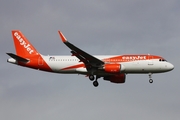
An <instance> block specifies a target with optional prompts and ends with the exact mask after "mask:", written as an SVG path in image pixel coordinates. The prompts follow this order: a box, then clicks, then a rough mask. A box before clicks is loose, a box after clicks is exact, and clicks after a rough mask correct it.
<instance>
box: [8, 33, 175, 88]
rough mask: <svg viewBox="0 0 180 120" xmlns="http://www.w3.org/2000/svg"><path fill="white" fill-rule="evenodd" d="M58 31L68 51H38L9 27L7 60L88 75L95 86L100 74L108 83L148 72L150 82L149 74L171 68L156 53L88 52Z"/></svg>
mask: <svg viewBox="0 0 180 120" xmlns="http://www.w3.org/2000/svg"><path fill="white" fill-rule="evenodd" d="M58 33H59V36H60V38H61V40H62V42H63V43H64V44H65V45H66V46H67V47H69V48H70V50H71V54H72V55H69V56H57V55H47V56H45V55H42V54H40V53H39V52H38V51H37V50H36V49H35V48H34V47H33V45H32V44H31V43H30V42H29V41H28V39H27V38H26V37H25V36H24V35H23V34H22V33H21V31H19V30H12V37H13V40H14V45H15V49H16V54H13V53H7V54H8V55H9V56H10V57H11V58H9V59H7V62H9V63H12V64H16V65H19V66H23V67H28V68H32V69H36V70H41V71H46V72H53V73H62V74H82V75H85V76H86V77H89V79H90V80H91V81H93V85H94V86H95V87H97V86H98V85H99V83H98V79H99V78H101V77H102V78H103V79H104V80H106V81H110V82H112V83H125V81H126V75H127V74H148V75H149V82H150V83H153V79H152V74H154V73H163V72H168V71H171V70H173V69H174V66H173V64H171V63H170V62H167V61H166V60H165V59H164V58H163V57H161V56H157V55H150V54H137V55H136V54H129V55H126V54H125V55H90V54H89V53H87V52H85V51H83V50H81V49H80V48H78V47H76V46H75V45H73V44H72V43H70V42H69V41H67V39H66V38H65V36H64V35H63V34H62V32H61V31H58Z"/></svg>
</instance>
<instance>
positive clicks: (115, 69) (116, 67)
mask: <svg viewBox="0 0 180 120" xmlns="http://www.w3.org/2000/svg"><path fill="white" fill-rule="evenodd" d="M103 69H104V71H105V72H108V73H121V72H122V71H124V70H125V67H124V66H123V65H121V64H105V65H104V67H103Z"/></svg>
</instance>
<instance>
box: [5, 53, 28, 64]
mask: <svg viewBox="0 0 180 120" xmlns="http://www.w3.org/2000/svg"><path fill="white" fill-rule="evenodd" d="M6 54H8V55H9V56H10V57H12V58H14V59H15V60H17V61H20V62H28V61H29V60H27V59H25V58H22V57H20V56H17V55H15V54H13V53H6Z"/></svg>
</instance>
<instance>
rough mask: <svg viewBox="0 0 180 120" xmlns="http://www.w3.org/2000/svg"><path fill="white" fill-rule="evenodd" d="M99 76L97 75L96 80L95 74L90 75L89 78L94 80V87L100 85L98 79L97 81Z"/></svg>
mask: <svg viewBox="0 0 180 120" xmlns="http://www.w3.org/2000/svg"><path fill="white" fill-rule="evenodd" d="M98 78H99V77H98V76H97V75H96V80H94V79H95V77H94V75H89V79H90V80H91V81H93V80H94V81H93V85H94V87H97V86H98V85H99V83H98V81H97V79H98Z"/></svg>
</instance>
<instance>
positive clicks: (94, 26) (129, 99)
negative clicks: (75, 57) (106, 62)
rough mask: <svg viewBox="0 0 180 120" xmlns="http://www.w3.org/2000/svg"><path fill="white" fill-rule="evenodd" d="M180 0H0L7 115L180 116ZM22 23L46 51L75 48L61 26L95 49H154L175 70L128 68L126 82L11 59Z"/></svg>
mask: <svg viewBox="0 0 180 120" xmlns="http://www.w3.org/2000/svg"><path fill="white" fill-rule="evenodd" d="M179 6H180V1H179V0H114V1H112V0H91V1H84V0H74V1H73V2H70V1H67V0H51V1H47V0H16V1H9V0H3V1H1V2H0V42H1V44H0V54H1V57H0V77H1V79H0V119H1V120H57V119H59V120H119V119H122V120H132V119H133V120H134V119H135V120H179V117H180V92H179V91H180V79H179V71H180V64H179V61H180V53H179V51H180V49H179V45H180V14H179V13H180V7H179ZM13 29H18V30H21V31H22V32H23V34H24V35H25V36H26V37H27V38H28V39H29V41H30V42H31V43H32V44H33V45H34V47H35V48H36V49H37V50H38V51H39V52H40V53H42V54H44V55H48V54H53V55H70V50H69V49H68V48H67V47H66V46H65V45H64V44H63V43H62V42H61V41H60V38H59V35H58V32H57V31H58V30H61V31H62V32H63V34H64V35H65V36H66V38H67V39H68V40H69V41H71V42H72V43H73V44H75V45H76V46H78V47H79V48H81V49H83V50H84V51H86V52H88V53H90V54H97V55H99V54H102V55H103V54H109V55H114V54H116V55H120V54H138V53H139V54H143V53H145V54H148V53H150V54H155V55H160V56H163V57H164V58H165V59H167V60H168V61H169V62H171V63H172V64H174V66H175V69H174V70H173V71H171V72H168V73H163V74H154V75H153V79H154V83H153V84H149V78H148V75H146V74H145V75H131V74H128V75H127V77H126V78H127V79H126V83H125V84H113V83H110V82H107V81H103V80H102V79H99V84H100V85H99V87H97V88H95V87H93V85H92V82H91V81H90V80H89V79H88V78H86V77H84V76H82V75H62V74H53V73H47V72H41V71H36V70H32V69H28V68H23V67H19V66H16V65H13V64H9V63H7V62H6V60H7V59H8V58H9V56H7V55H6V54H5V53H6V52H12V53H15V49H14V43H13V40H12V35H11V30H13Z"/></svg>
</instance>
